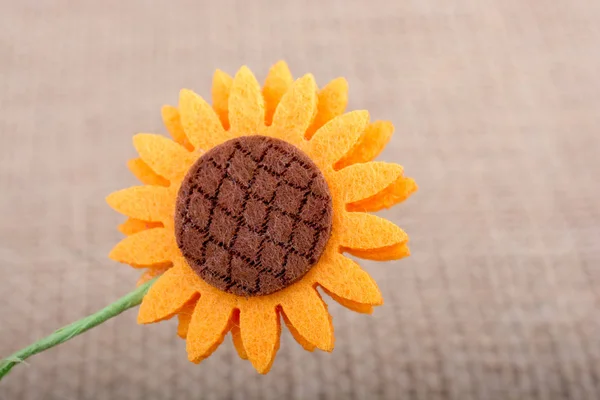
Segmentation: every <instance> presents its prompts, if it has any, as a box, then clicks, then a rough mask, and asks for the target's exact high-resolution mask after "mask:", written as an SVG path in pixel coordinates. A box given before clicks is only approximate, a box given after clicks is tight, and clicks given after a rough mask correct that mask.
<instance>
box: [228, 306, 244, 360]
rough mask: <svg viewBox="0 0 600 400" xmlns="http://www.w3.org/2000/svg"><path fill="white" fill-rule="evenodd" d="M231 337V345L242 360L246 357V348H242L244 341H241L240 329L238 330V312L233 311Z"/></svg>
mask: <svg viewBox="0 0 600 400" xmlns="http://www.w3.org/2000/svg"><path fill="white" fill-rule="evenodd" d="M231 339H232V341H233V346H234V347H235V350H236V351H237V353H238V356H239V357H240V358H241V359H242V360H247V359H248V353H246V349H245V348H244V342H243V341H242V331H241V330H240V313H239V311H238V312H234V313H233V318H232V326H231Z"/></svg>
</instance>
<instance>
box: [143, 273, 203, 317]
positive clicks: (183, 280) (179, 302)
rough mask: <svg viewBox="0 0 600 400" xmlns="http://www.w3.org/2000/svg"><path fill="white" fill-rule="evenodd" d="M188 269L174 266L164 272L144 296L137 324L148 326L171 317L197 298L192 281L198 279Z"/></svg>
mask: <svg viewBox="0 0 600 400" xmlns="http://www.w3.org/2000/svg"><path fill="white" fill-rule="evenodd" d="M192 275H194V272H193V271H192V270H191V269H190V268H182V267H180V266H175V267H173V268H171V269H169V270H168V271H166V272H165V273H164V274H163V275H162V276H161V277H160V278H158V280H157V281H156V282H154V284H153V285H152V286H151V287H150V290H148V293H146V295H145V296H144V299H143V300H142V304H141V305H140V311H139V313H138V323H140V324H150V323H153V322H158V321H162V320H165V319H169V318H171V317H173V316H174V315H175V314H176V313H178V312H179V311H181V309H182V308H183V307H184V306H185V305H186V303H188V302H189V301H191V300H192V299H193V298H194V297H197V296H198V292H197V291H196V288H195V285H194V284H193V282H190V281H193V280H194V279H199V278H198V277H197V276H195V275H194V276H192Z"/></svg>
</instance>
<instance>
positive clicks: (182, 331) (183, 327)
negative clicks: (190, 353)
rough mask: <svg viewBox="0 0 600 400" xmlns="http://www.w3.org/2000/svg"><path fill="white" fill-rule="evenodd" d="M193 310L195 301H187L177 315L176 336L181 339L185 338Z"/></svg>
mask: <svg viewBox="0 0 600 400" xmlns="http://www.w3.org/2000/svg"><path fill="white" fill-rule="evenodd" d="M194 308H196V299H193V300H191V301H188V302H187V303H186V304H185V305H184V306H183V307H182V308H181V309H180V310H179V312H178V313H177V319H178V324H177V336H179V337H180V338H182V339H185V338H186V337H187V334H188V329H189V327H190V321H191V320H192V314H194Z"/></svg>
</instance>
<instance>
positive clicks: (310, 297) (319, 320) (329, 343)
mask: <svg viewBox="0 0 600 400" xmlns="http://www.w3.org/2000/svg"><path fill="white" fill-rule="evenodd" d="M282 307H283V312H284V313H285V315H286V316H287V318H288V319H289V322H290V323H291V324H292V326H293V327H294V329H295V330H296V331H297V332H298V334H299V335H300V336H301V337H303V338H304V339H306V340H307V341H308V342H309V343H312V344H313V345H315V346H316V347H318V348H319V349H321V350H324V351H332V350H333V342H334V337H333V325H332V324H331V316H330V315H329V311H327V305H326V304H325V303H324V302H323V300H322V299H321V296H319V293H318V292H317V291H316V289H314V288H312V287H310V288H307V289H306V290H305V291H304V293H303V295H302V296H298V297H297V298H296V299H295V301H294V302H283V303H282Z"/></svg>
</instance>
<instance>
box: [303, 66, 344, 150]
mask: <svg viewBox="0 0 600 400" xmlns="http://www.w3.org/2000/svg"><path fill="white" fill-rule="evenodd" d="M346 105H348V82H347V81H346V80H345V79H344V78H336V79H334V80H332V81H331V82H329V83H328V84H327V85H325V86H324V87H323V89H321V90H320V91H319V105H318V108H317V115H316V116H315V120H314V121H313V123H312V125H311V126H310V127H309V128H308V130H307V131H306V138H307V139H310V138H311V137H312V136H313V135H314V134H315V132H316V131H317V130H318V129H319V128H320V127H322V126H323V125H325V124H326V123H327V122H329V121H331V120H332V119H333V118H335V117H337V116H338V115H342V114H343V113H344V111H345V110H346Z"/></svg>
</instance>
